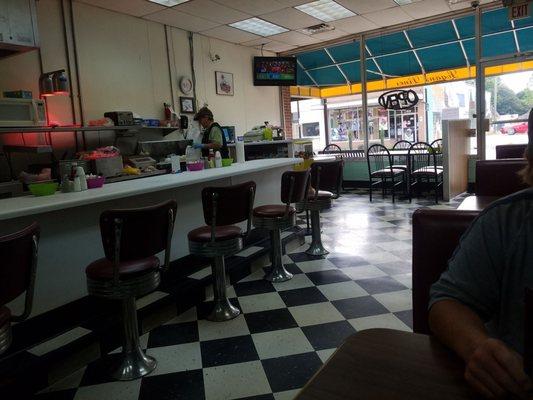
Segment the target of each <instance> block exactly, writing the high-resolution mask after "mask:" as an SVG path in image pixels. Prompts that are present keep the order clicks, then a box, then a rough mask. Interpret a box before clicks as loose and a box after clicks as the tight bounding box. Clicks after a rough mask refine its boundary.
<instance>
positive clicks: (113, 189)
mask: <svg viewBox="0 0 533 400" xmlns="http://www.w3.org/2000/svg"><path fill="white" fill-rule="evenodd" d="M300 161H301V160H300V159H298V158H277V159H266V160H254V161H247V162H245V163H242V164H233V165H231V166H230V167H224V168H212V169H206V170H202V171H195V172H182V173H179V174H166V175H158V176H154V177H147V178H141V179H134V180H130V181H125V182H117V183H110V184H106V185H104V186H103V187H102V188H99V189H90V190H86V191H83V192H76V193H61V192H57V193H56V194H54V195H52V196H39V197H38V196H24V197H14V198H10V199H3V200H0V221H1V220H6V219H10V218H17V217H23V216H28V215H34V214H40V213H44V212H49V211H57V210H64V209H66V208H71V207H77V206H83V205H86V204H94V203H99V202H103V201H108V200H114V199H120V198H123V197H128V196H134V195H138V194H146V193H150V192H156V191H160V190H165V189H173V188H179V187H183V186H189V185H194V184H198V183H203V182H208V181H213V180H217V179H222V178H227V177H232V176H239V175H244V174H249V173H253V172H261V171H265V170H267V169H271V168H279V167H285V166H290V165H294V164H296V163H298V162H300Z"/></svg>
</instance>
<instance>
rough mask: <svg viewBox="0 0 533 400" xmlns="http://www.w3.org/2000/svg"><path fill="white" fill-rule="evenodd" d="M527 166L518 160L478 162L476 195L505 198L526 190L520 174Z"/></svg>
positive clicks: (524, 161)
mask: <svg viewBox="0 0 533 400" xmlns="http://www.w3.org/2000/svg"><path fill="white" fill-rule="evenodd" d="M526 165H527V161H526V160H525V159H517V158H511V159H507V160H483V161H476V195H477V196H498V197H503V196H507V195H509V194H512V193H515V192H518V191H519V190H522V189H526V188H527V185H526V184H525V183H524V182H523V181H522V178H521V177H520V175H519V174H518V173H519V172H520V171H521V170H522V169H523V168H525V167H526Z"/></svg>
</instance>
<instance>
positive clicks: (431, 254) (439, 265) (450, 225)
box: [413, 209, 479, 334]
mask: <svg viewBox="0 0 533 400" xmlns="http://www.w3.org/2000/svg"><path fill="white" fill-rule="evenodd" d="M478 215H479V212H478V211H458V210H432V209H418V210H416V211H415V212H414V213H413V330H414V332H416V333H424V334H429V333H430V330H429V324H428V305H429V290H430V287H431V285H432V284H433V283H435V282H436V281H437V280H438V279H439V277H440V275H441V274H442V272H444V270H445V269H446V268H447V267H448V260H449V259H450V258H451V257H452V255H453V253H454V251H455V248H456V247H457V245H458V244H459V240H460V238H461V236H462V235H463V233H465V232H466V230H467V229H468V227H469V226H470V224H471V223H472V221H473V220H474V219H475V218H476V217H477V216H478Z"/></svg>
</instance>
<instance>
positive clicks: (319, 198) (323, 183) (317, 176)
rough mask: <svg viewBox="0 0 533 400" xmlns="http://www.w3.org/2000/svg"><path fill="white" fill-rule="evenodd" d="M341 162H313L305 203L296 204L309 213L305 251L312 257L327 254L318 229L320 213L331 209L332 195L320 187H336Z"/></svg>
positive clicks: (342, 163)
mask: <svg viewBox="0 0 533 400" xmlns="http://www.w3.org/2000/svg"><path fill="white" fill-rule="evenodd" d="M343 165H344V162H343V160H335V161H322V162H314V163H313V164H311V187H310V188H309V192H308V196H307V201H306V202H302V203H298V204H297V207H298V208H299V209H301V210H303V211H306V212H310V213H311V235H312V236H311V237H312V240H311V245H310V246H309V248H308V249H307V250H306V251H305V252H306V253H307V254H310V255H314V256H323V255H326V254H328V253H329V252H328V251H327V250H326V249H325V248H324V245H323V244H322V234H321V227H320V211H323V210H327V209H329V208H331V205H332V199H333V198H334V194H333V193H332V192H330V191H326V190H321V188H322V187H327V188H330V187H331V183H334V185H336V186H338V182H339V176H340V175H342V170H343Z"/></svg>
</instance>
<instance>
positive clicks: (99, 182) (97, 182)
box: [87, 176, 105, 189]
mask: <svg viewBox="0 0 533 400" xmlns="http://www.w3.org/2000/svg"><path fill="white" fill-rule="evenodd" d="M104 182H105V178H104V177H103V176H98V177H96V178H88V179H87V188H89V189H96V188H101V187H102V186H104Z"/></svg>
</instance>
